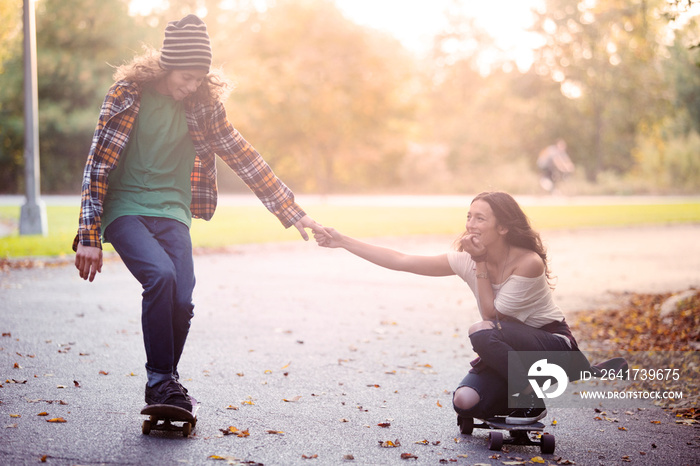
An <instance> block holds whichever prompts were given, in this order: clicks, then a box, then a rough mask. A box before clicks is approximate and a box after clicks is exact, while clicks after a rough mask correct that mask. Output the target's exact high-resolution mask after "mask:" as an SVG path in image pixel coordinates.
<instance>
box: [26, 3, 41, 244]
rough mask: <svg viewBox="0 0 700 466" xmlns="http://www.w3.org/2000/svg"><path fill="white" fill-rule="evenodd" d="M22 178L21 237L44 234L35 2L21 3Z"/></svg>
mask: <svg viewBox="0 0 700 466" xmlns="http://www.w3.org/2000/svg"><path fill="white" fill-rule="evenodd" d="M23 16H24V178H25V185H26V192H27V199H26V202H25V204H24V205H23V206H22V210H21V212H20V217H19V234H20V235H46V234H47V232H48V226H47V222H46V206H45V205H44V203H43V201H42V200H41V199H40V190H41V188H40V181H39V104H38V100H39V99H38V94H39V93H38V90H37V82H36V27H35V21H34V0H24V15H23Z"/></svg>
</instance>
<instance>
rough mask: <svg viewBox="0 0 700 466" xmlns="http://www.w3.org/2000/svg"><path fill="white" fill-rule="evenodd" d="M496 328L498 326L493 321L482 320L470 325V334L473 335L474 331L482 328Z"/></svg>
mask: <svg viewBox="0 0 700 466" xmlns="http://www.w3.org/2000/svg"><path fill="white" fill-rule="evenodd" d="M494 328H496V326H495V325H494V324H493V322H491V321H490V320H482V321H481V322H477V323H475V324H472V326H471V327H469V336H472V335H473V334H474V333H476V332H479V331H481V330H493V329H494Z"/></svg>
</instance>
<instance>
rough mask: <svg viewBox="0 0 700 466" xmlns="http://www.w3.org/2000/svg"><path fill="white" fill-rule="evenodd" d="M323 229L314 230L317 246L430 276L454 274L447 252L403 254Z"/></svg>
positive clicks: (388, 266)
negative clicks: (425, 254)
mask: <svg viewBox="0 0 700 466" xmlns="http://www.w3.org/2000/svg"><path fill="white" fill-rule="evenodd" d="M325 230H326V233H327V235H320V234H317V233H316V232H314V237H315V238H316V242H317V243H318V244H319V246H323V247H326V248H343V249H345V250H347V251H349V252H351V253H353V254H355V255H356V256H358V257H361V258H362V259H365V260H366V261H369V262H372V263H373V264H376V265H379V266H381V267H384V268H387V269H390V270H398V271H401V272H410V273H414V274H417V275H427V276H431V277H446V276H448V275H454V274H455V273H454V271H453V270H452V267H450V263H449V261H448V260H447V254H441V255H438V256H418V255H413V254H404V253H402V252H399V251H395V250H393V249H389V248H384V247H381V246H375V245H373V244H369V243H364V242H362V241H359V240H357V239H355V238H351V237H350V236H346V235H343V234H341V233H339V232H338V231H336V230H334V229H333V228H327V227H326V228H325Z"/></svg>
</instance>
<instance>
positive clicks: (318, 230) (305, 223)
mask: <svg viewBox="0 0 700 466" xmlns="http://www.w3.org/2000/svg"><path fill="white" fill-rule="evenodd" d="M294 226H295V227H296V229H297V230H299V234H300V235H301V237H302V238H304V241H308V240H309V235H308V234H307V233H306V228H310V229H311V231H313V232H314V237H317V235H325V234H327V233H326V231H325V230H324V228H323V225H321V224H320V223H317V222H316V221H315V220H314V219H312V218H311V217H309V216H308V215H304V216H303V217H302V218H301V219H299V220H298V221H297V222H296V223H295V224H294ZM316 241H318V239H317V240H316Z"/></svg>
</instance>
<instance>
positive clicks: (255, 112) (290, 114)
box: [209, 0, 413, 193]
mask: <svg viewBox="0 0 700 466" xmlns="http://www.w3.org/2000/svg"><path fill="white" fill-rule="evenodd" d="M221 14H226V13H225V12H222V13H221ZM228 14H229V15H236V16H235V18H237V20H234V22H228V23H227V24H228V28H227V30H226V32H227V34H226V35H227V43H226V46H225V47H224V46H222V45H221V44H218V45H216V47H218V48H217V50H218V52H216V53H217V55H218V61H219V62H224V63H226V68H227V69H228V70H229V71H231V70H232V71H233V72H232V73H231V74H232V75H233V76H235V80H236V82H237V89H236V92H234V94H233V95H232V97H231V100H230V102H229V105H228V109H229V118H230V119H231V121H232V122H233V124H234V126H236V127H237V128H238V129H239V130H240V131H241V133H242V134H243V136H244V137H246V138H248V139H250V141H251V142H252V143H253V144H254V145H255V147H256V148H257V149H258V150H260V152H261V153H262V154H263V155H264V157H265V158H266V160H268V161H269V162H270V164H271V165H272V166H273V168H274V169H275V171H276V172H277V173H278V174H279V175H280V177H281V178H282V179H284V180H285V182H288V183H289V184H290V185H292V186H295V187H296V188H297V189H303V190H308V191H319V192H323V193H327V192H332V191H338V190H343V189H347V188H349V187H352V188H356V189H362V187H367V186H371V185H377V184H390V183H392V182H396V176H395V172H396V171H395V165H396V163H397V160H398V158H399V157H400V156H401V154H402V152H403V145H404V144H405V139H406V137H405V135H406V132H407V130H408V122H409V121H410V119H411V117H412V113H411V112H412V108H411V104H410V102H411V100H412V99H411V96H412V89H411V86H412V84H413V80H412V76H411V71H412V69H411V66H412V61H411V59H410V57H409V56H408V54H407V53H406V52H405V51H404V50H403V48H402V47H401V45H400V44H399V43H398V42H397V41H396V40H394V39H392V38H390V37H388V36H385V35H383V34H380V33H378V32H376V31H373V30H370V29H367V28H363V27H361V26H358V25H356V24H354V23H352V22H350V21H349V20H347V19H346V18H345V17H344V16H343V15H342V14H341V13H340V11H339V10H338V9H337V7H336V6H335V5H334V3H333V2H331V1H329V0H303V1H298V0H297V1H292V0H281V1H278V2H274V3H271V4H270V5H269V8H268V9H267V10H266V11H264V12H252V11H247V12H246V11H243V12H241V11H240V10H239V11H236V12H233V11H230V12H229V13H228ZM216 18H217V21H216V24H218V26H217V25H212V26H210V27H209V28H210V30H213V31H214V32H213V33H214V37H215V38H218V35H219V34H220V33H221V32H220V31H221V26H220V25H221V24H222V18H221V16H219V14H217V17H216ZM209 24H214V22H212V21H210V22H209ZM231 24H235V26H234V27H231Z"/></svg>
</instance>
